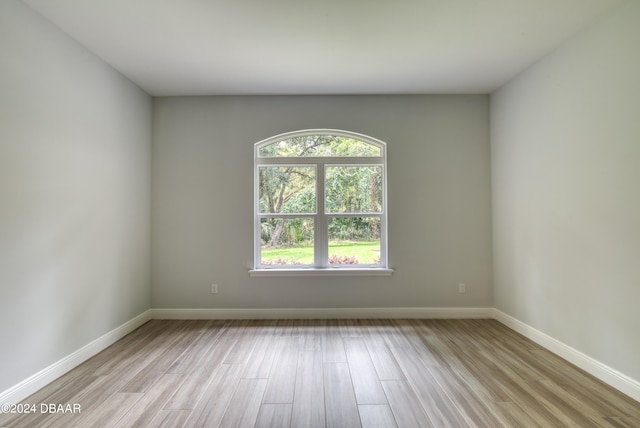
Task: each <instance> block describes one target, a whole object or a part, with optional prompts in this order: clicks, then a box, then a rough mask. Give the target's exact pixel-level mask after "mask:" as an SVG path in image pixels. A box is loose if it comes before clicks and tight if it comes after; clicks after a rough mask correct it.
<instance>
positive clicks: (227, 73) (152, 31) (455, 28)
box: [23, 0, 620, 96]
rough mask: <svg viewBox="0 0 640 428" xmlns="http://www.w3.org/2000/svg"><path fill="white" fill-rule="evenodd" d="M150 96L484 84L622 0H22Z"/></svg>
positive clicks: (426, 89) (474, 89) (465, 89)
mask: <svg viewBox="0 0 640 428" xmlns="http://www.w3.org/2000/svg"><path fill="white" fill-rule="evenodd" d="M23 1H24V2H25V3H27V4H29V5H30V6H31V7H33V8H34V9H35V10H37V11H38V12H40V13H41V14H42V15H44V16H45V17H46V18H47V19H49V20H50V21H52V22H53V23H55V24H56V25H58V26H59V27H60V28H61V29H62V30H64V31H65V32H66V33H68V34H69V35H71V36H72V37H73V38H74V39H76V40H77V41H78V42H80V43H81V44H83V45H84V46H86V47H87V48H88V49H90V50H91V51H93V52H94V53H95V54H96V55H98V56H99V57H100V58H102V59H103V60H104V61H106V62H107V63H109V64H111V65H112V66H113V67H114V68H116V69H117V70H119V71H120V72H121V73H123V74H124V75H126V76H127V77H128V78H130V79H131V80H132V81H134V82H135V83H136V84H138V85H139V86H140V87H141V88H142V89H144V90H145V91H147V92H148V93H149V94H151V95H158V96H161V95H214V94H389V93H394V94H404V93H418V94H424V93H432V94H433V93H489V92H491V91H492V90H494V89H496V88H498V87H499V86H501V85H502V84H504V83H505V82H507V81H508V80H509V79H511V78H512V77H513V76H515V75H516V74H517V73H519V72H520V71H522V70H523V69H525V68H526V67H527V66H529V65H531V64H532V63H533V62H535V61H536V60H538V59H539V58H541V57H542V56H544V55H545V54H547V53H549V52H550V51H551V50H553V49H554V48H555V47H557V46H558V45H559V44H560V43H562V42H563V41H564V40H566V39H567V38H569V37H570V36H571V35H573V34H575V33H576V32H577V31H578V30H580V29H581V28H583V27H585V26H587V25H588V24H589V23H590V22H592V21H593V20H594V19H596V18H597V16H598V15H600V14H602V13H603V12H604V11H606V10H607V9H609V8H611V7H612V6H613V5H614V4H616V3H619V2H620V0H395V1H394V0H23Z"/></svg>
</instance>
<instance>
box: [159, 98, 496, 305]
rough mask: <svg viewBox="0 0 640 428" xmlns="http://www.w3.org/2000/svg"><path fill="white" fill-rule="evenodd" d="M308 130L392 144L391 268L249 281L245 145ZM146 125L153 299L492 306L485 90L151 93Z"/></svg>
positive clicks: (249, 165) (249, 161) (249, 186)
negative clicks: (373, 273) (371, 273)
mask: <svg viewBox="0 0 640 428" xmlns="http://www.w3.org/2000/svg"><path fill="white" fill-rule="evenodd" d="M309 128H335V129H344V130H350V131H355V132H360V133H363V134H367V135H370V136H373V137H376V138H379V139H381V140H383V141H385V142H386V143H387V144H388V146H387V148H388V192H389V196H388V202H389V261H390V264H391V267H393V268H395V269H396V272H395V274H394V275H393V276H392V277H382V278H380V277H356V278H353V277H350V278H344V277H342V278H335V277H332V278H326V277H323V278H251V277H249V275H248V273H247V270H248V269H249V267H251V265H252V254H253V214H252V210H253V145H254V143H256V142H258V141H260V140H262V139H264V138H267V137H271V136H273V135H276V134H279V133H282V132H286V131H293V130H299V129H309ZM153 131H154V143H153V156H152V157H153V161H152V165H153V166H152V171H153V178H152V181H153V188H152V282H153V298H152V306H153V307H155V308H342V307H365V308H366V307H487V306H491V303H492V296H491V284H492V273H491V269H492V259H491V212H490V201H491V197H490V169H489V168H490V153H489V98H488V96H363V97H349V96H344V97H342V96H336V97H332V96H326V97H268V96H265V97H200V98H157V99H155V100H154V129H153ZM213 282H215V283H218V284H219V290H220V291H219V293H218V294H216V295H213V294H211V293H210V284H211V283H213ZM459 282H465V283H466V284H467V294H458V292H457V284H458V283H459Z"/></svg>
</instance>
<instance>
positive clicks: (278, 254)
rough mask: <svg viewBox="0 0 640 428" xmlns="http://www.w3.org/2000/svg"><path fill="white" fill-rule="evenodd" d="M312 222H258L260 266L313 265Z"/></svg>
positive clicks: (309, 219)
mask: <svg viewBox="0 0 640 428" xmlns="http://www.w3.org/2000/svg"><path fill="white" fill-rule="evenodd" d="M313 254H314V253H313V219H312V218H263V219H261V220H260V264H261V265H268V266H283V265H313V263H314V255H313Z"/></svg>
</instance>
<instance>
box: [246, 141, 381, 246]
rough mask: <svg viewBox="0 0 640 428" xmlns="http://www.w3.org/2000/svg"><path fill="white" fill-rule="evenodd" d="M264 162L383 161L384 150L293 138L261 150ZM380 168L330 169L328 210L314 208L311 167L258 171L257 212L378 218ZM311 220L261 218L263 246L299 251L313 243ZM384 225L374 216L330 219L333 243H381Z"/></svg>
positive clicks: (361, 143)
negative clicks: (320, 158) (315, 158)
mask: <svg viewBox="0 0 640 428" xmlns="http://www.w3.org/2000/svg"><path fill="white" fill-rule="evenodd" d="M259 155H260V156H261V157H309V156H340V157H349V156H357V157H366V156H380V155H381V151H380V148H379V147H377V146H375V145H372V144H370V143H367V142H364V141H359V140H355V139H352V138H346V137H339V136H332V135H312V136H301V137H294V138H290V139H287V140H282V141H278V142H275V143H272V144H269V145H266V146H263V147H261V148H260V149H259ZM382 177H383V172H382V167H381V166H375V165H374V166H370V165H362V166H359V165H358V166H354V165H345V166H329V167H327V168H326V177H325V193H326V195H325V196H326V198H325V199H326V201H325V207H316V205H317V200H316V199H317V198H316V171H315V167H313V166H294V165H292V166H271V165H264V166H260V167H259V192H260V198H259V211H260V213H269V214H278V213H282V214H306V213H309V214H314V213H315V212H316V210H317V209H325V208H326V212H328V213H379V212H381V211H382V191H383V189H382ZM309 221H310V220H309V219H284V218H272V219H263V221H262V225H261V230H260V232H261V241H262V246H263V247H267V248H279V247H291V246H300V245H302V244H304V242H306V241H309V240H310V239H313V226H312V225H311V227H309ZM379 230H380V221H379V219H378V218H376V217H366V216H363V217H360V218H332V219H330V224H329V237H330V239H340V240H363V239H365V240H370V239H378V237H379Z"/></svg>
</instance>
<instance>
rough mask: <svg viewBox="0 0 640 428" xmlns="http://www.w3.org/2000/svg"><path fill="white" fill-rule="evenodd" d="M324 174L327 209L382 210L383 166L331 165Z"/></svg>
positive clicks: (358, 211) (345, 211)
mask: <svg viewBox="0 0 640 428" xmlns="http://www.w3.org/2000/svg"><path fill="white" fill-rule="evenodd" d="M325 174H326V176H325V192H326V193H325V194H326V201H325V211H326V212H327V213H367V212H368V213H380V212H382V167H380V166H330V167H327V169H326V173H325Z"/></svg>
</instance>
